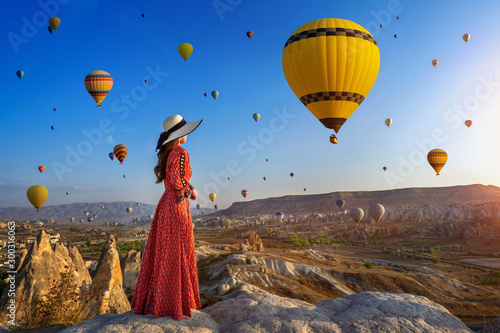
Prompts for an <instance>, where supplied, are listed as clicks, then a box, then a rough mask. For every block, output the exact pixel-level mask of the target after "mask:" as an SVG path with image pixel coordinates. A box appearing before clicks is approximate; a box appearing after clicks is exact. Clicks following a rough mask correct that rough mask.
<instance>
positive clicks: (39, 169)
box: [38, 165, 45, 173]
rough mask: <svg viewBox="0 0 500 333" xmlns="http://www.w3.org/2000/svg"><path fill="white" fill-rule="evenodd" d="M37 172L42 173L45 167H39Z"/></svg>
mask: <svg viewBox="0 0 500 333" xmlns="http://www.w3.org/2000/svg"><path fill="white" fill-rule="evenodd" d="M38 171H40V173H42V172H44V171H45V167H44V166H43V165H40V166H39V167H38Z"/></svg>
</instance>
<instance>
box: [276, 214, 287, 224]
mask: <svg viewBox="0 0 500 333" xmlns="http://www.w3.org/2000/svg"><path fill="white" fill-rule="evenodd" d="M284 216H285V214H283V212H277V213H276V218H277V219H278V221H280V222H281V220H283V217H284Z"/></svg>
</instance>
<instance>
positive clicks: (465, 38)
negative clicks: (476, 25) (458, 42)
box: [462, 34, 470, 43]
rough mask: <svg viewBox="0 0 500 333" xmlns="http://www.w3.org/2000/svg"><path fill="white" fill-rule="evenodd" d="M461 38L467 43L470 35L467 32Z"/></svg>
mask: <svg viewBox="0 0 500 333" xmlns="http://www.w3.org/2000/svg"><path fill="white" fill-rule="evenodd" d="M462 39H463V40H464V41H465V42H466V43H467V42H468V41H469V39H470V35H469V34H465V35H463V36H462Z"/></svg>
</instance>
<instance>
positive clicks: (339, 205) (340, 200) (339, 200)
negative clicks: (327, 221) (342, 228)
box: [335, 199, 345, 209]
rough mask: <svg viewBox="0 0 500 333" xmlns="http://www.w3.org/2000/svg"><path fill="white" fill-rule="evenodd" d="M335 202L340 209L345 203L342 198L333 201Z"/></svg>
mask: <svg viewBox="0 0 500 333" xmlns="http://www.w3.org/2000/svg"><path fill="white" fill-rule="evenodd" d="M335 204H336V205H337V206H338V207H339V208H340V209H342V207H344V205H345V201H344V200H342V199H337V201H336V202H335Z"/></svg>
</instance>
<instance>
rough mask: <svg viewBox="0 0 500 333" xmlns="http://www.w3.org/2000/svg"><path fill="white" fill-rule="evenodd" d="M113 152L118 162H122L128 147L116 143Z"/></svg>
mask: <svg viewBox="0 0 500 333" xmlns="http://www.w3.org/2000/svg"><path fill="white" fill-rule="evenodd" d="M113 154H115V156H116V158H117V159H118V161H120V164H123V160H124V159H125V157H127V155H128V147H127V146H125V145H116V146H115V148H114V149H113ZM123 178H125V177H123Z"/></svg>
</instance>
